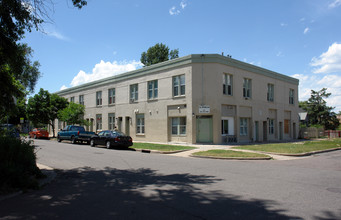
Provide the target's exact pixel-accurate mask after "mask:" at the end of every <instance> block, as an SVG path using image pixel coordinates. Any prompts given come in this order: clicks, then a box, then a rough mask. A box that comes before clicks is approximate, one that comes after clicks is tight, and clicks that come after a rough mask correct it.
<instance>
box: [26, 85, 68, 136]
mask: <svg viewBox="0 0 341 220" xmlns="http://www.w3.org/2000/svg"><path fill="white" fill-rule="evenodd" d="M67 105H68V101H67V99H66V98H63V97H60V96H58V95H57V94H50V93H49V92H48V91H47V90H44V89H40V91H39V93H38V94H36V95H34V96H33V97H31V98H29V100H28V104H27V115H28V118H29V120H30V121H31V122H32V123H33V124H34V125H35V126H37V127H39V126H41V125H46V124H48V125H51V127H52V131H53V137H55V125H54V121H55V119H57V117H58V112H59V111H60V110H62V109H64V108H66V107H67Z"/></svg>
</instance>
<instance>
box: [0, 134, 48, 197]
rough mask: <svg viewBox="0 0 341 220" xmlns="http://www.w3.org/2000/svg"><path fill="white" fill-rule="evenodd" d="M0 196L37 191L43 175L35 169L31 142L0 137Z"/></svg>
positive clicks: (34, 155)
mask: <svg viewBox="0 0 341 220" xmlns="http://www.w3.org/2000/svg"><path fill="white" fill-rule="evenodd" d="M0 173H1V175H0V194H6V193H10V192H13V191H18V190H23V191H26V190H28V189H38V188H39V183H38V180H37V179H38V178H43V177H44V175H43V174H42V172H41V171H40V169H39V168H38V167H37V164H36V154H35V152H34V145H33V144H32V142H31V141H25V140H19V139H16V138H12V137H8V136H0Z"/></svg>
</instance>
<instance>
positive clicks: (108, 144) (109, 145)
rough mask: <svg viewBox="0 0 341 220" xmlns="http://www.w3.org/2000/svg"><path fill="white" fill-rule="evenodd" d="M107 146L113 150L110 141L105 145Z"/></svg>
mask: <svg viewBox="0 0 341 220" xmlns="http://www.w3.org/2000/svg"><path fill="white" fill-rule="evenodd" d="M105 146H107V148H108V149H110V148H111V144H110V141H107V143H106V144H105Z"/></svg>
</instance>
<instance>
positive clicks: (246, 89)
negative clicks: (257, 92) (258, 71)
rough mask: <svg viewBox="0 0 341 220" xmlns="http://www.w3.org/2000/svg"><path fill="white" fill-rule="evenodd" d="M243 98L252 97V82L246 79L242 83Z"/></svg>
mask: <svg viewBox="0 0 341 220" xmlns="http://www.w3.org/2000/svg"><path fill="white" fill-rule="evenodd" d="M243 97H244V98H251V97H252V80H251V79H248V78H244V81H243Z"/></svg>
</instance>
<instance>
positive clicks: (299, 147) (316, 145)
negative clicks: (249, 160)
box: [234, 138, 341, 154]
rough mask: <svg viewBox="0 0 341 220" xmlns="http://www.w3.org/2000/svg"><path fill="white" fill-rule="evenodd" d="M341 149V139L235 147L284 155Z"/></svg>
mask: <svg viewBox="0 0 341 220" xmlns="http://www.w3.org/2000/svg"><path fill="white" fill-rule="evenodd" d="M339 147H341V138H338V139H328V140H316V141H304V142H303V141H302V142H295V143H279V144H262V145H245V146H239V147H234V148H235V149H244V150H253V151H262V152H271V153H283V154H300V153H309V152H313V151H323V150H329V149H333V148H339Z"/></svg>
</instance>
